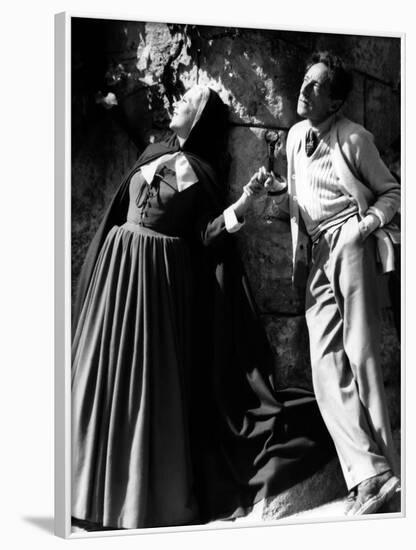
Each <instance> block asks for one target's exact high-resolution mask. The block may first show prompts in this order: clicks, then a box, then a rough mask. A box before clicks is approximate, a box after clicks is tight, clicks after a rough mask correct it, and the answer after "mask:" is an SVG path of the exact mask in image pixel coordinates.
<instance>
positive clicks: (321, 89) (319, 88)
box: [297, 63, 340, 125]
mask: <svg viewBox="0 0 416 550" xmlns="http://www.w3.org/2000/svg"><path fill="white" fill-rule="evenodd" d="M339 105H340V100H334V99H332V98H331V93H330V82H329V78H328V67H327V66H326V65H324V63H316V64H315V65H312V67H310V68H309V70H308V71H307V73H306V74H305V78H304V79H303V82H302V86H301V88H300V92H299V99H298V107H297V111H298V115H300V116H301V117H303V118H307V119H309V120H310V121H311V122H312V124H314V125H317V124H320V123H321V122H323V121H324V120H325V119H326V118H328V117H329V116H330V115H331V114H332V113H333V112H335V111H336V109H337V108H338V106H339Z"/></svg>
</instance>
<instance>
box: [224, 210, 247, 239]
mask: <svg viewBox="0 0 416 550" xmlns="http://www.w3.org/2000/svg"><path fill="white" fill-rule="evenodd" d="M224 223H225V228H226V230H227V231H228V233H235V232H236V231H238V230H239V229H240V228H241V227H242V226H243V225H244V223H245V222H244V220H243V221H242V222H239V221H238V219H237V216H236V215H235V212H234V208H233V207H232V206H229V207H228V208H226V209H225V210H224Z"/></svg>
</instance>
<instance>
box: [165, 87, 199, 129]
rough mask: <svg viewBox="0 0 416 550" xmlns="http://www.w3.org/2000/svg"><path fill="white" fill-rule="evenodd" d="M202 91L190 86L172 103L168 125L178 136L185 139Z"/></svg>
mask: <svg viewBox="0 0 416 550" xmlns="http://www.w3.org/2000/svg"><path fill="white" fill-rule="evenodd" d="M201 95H202V91H201V90H200V89H199V88H197V87H194V88H191V89H190V90H188V91H187V92H186V94H185V95H184V96H183V97H182V99H180V100H179V101H176V102H175V103H174V108H173V116H172V120H171V122H170V125H169V127H170V128H171V129H172V130H173V131H174V132H175V133H176V135H177V136H178V137H180V138H183V139H186V138H187V137H188V135H189V132H190V131H191V128H192V124H193V122H194V120H195V115H196V113H197V110H198V105H199V102H200V101H201Z"/></svg>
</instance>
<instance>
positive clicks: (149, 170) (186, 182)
mask: <svg viewBox="0 0 416 550" xmlns="http://www.w3.org/2000/svg"><path fill="white" fill-rule="evenodd" d="M162 164H164V165H165V166H170V167H171V168H172V169H173V170H174V172H175V173H176V183H177V186H178V191H179V192H181V191H184V190H185V189H187V188H188V187H190V186H191V185H193V184H194V183H196V182H197V181H198V178H197V176H196V174H195V172H194V170H193V168H192V166H191V165H190V163H189V160H188V159H187V158H186V156H185V155H184V153H182V152H181V151H178V152H177V153H169V154H167V155H162V156H161V157H159V158H157V159H156V160H154V161H152V162H149V164H145V165H144V166H142V167H141V168H140V170H141V173H142V174H143V177H144V179H145V180H146V181H147V183H148V184H149V185H150V184H151V183H152V181H153V178H154V177H155V173H156V170H157V169H158V167H159V166H161V165H162Z"/></svg>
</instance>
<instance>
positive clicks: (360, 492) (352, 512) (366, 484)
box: [346, 470, 400, 516]
mask: <svg viewBox="0 0 416 550" xmlns="http://www.w3.org/2000/svg"><path fill="white" fill-rule="evenodd" d="M399 487H400V481H399V479H398V478H397V477H396V476H394V475H393V474H392V473H391V471H390V470H389V471H388V472H384V473H383V474H379V475H376V476H373V477H370V478H369V479H366V480H365V481H362V482H361V483H360V484H359V485H358V488H357V496H356V497H355V502H354V504H353V505H352V506H351V507H349V509H348V510H347V511H346V515H347V516H360V515H363V514H373V513H374V512H376V511H377V510H378V509H379V508H380V507H381V506H383V504H384V503H386V502H387V501H388V500H389V499H390V498H391V497H392V496H393V495H394V494H395V493H396V491H397V490H398V489H399ZM347 502H348V501H347Z"/></svg>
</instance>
